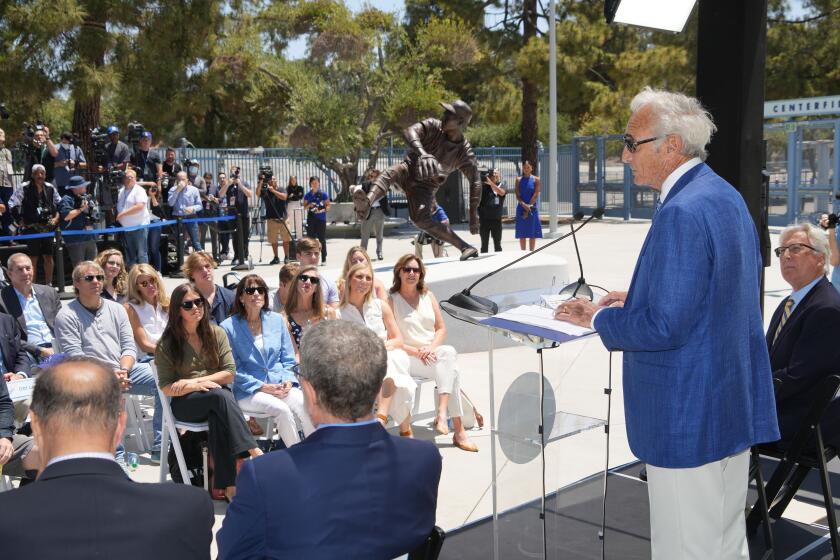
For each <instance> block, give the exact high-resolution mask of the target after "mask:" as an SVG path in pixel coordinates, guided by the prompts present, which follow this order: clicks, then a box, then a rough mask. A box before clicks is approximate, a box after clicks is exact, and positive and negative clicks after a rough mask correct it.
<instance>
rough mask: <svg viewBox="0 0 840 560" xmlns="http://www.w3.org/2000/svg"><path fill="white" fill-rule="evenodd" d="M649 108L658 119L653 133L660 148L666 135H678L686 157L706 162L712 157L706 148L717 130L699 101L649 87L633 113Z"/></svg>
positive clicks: (633, 103) (639, 96) (638, 98)
mask: <svg viewBox="0 0 840 560" xmlns="http://www.w3.org/2000/svg"><path fill="white" fill-rule="evenodd" d="M645 107H648V108H650V110H651V111H652V112H653V114H654V116H655V117H654V118H655V122H654V123H653V134H654V135H656V136H657V137H659V140H657V142H656V146H659V145H660V144H661V143H662V140H663V139H664V137H665V136H667V135H669V134H675V135H677V136H679V137H680V138H682V140H683V154H685V155H687V156H690V157H697V158H700V159H701V160H704V161H705V159H706V156H707V155H708V154H707V152H706V146H707V145H708V144H709V141H710V140H711V139H712V134H714V133H715V131H716V130H717V127H716V126H715V123H714V122H713V121H712V115H711V114H709V112H708V111H706V109H704V108H703V105H701V104H700V101H699V100H698V99H696V98H694V97H689V96H687V95H684V94H682V93H674V92H670V91H664V90H659V89H653V88H651V87H646V88H645V89H643V90H642V91H641V92H639V93H638V94H637V95H636V97H634V98H633V100H632V101H631V102H630V111H631V112H632V113H637V112H639V111H640V110H641V109H643V108H645ZM636 140H641V139H640V138H637V139H636Z"/></svg>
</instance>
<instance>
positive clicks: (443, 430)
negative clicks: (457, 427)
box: [435, 420, 449, 436]
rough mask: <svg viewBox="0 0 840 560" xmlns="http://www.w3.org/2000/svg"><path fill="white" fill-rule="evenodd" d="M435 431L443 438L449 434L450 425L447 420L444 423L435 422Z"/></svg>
mask: <svg viewBox="0 0 840 560" xmlns="http://www.w3.org/2000/svg"><path fill="white" fill-rule="evenodd" d="M435 431H436V432H437V433H439V434H440V435H442V436H445V435H447V434H449V425H448V424H447V422H446V420H444V421H443V422H439V421H438V420H435Z"/></svg>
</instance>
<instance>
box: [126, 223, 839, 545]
mask: <svg viewBox="0 0 840 560" xmlns="http://www.w3.org/2000/svg"><path fill="white" fill-rule="evenodd" d="M649 227H650V223H649V222H646V221H631V222H623V221H620V220H609V219H607V220H603V221H596V222H593V223H591V224H589V225H588V226H587V227H586V228H584V229H583V230H581V232H580V234H579V238H578V241H579V244H580V250H581V256H582V257H583V259H584V264H585V273H586V274H585V276H586V279H587V280H589V281H590V282H593V283H595V284H598V285H601V286H604V287H605V288H608V289H611V290H624V289H626V288H627V286H628V285H629V282H630V279H631V276H632V273H633V268H634V265H635V262H636V256H637V255H638V252H639V250H640V248H641V245H642V243H643V241H644V237H645V235H646V233H647V231H648V229H649ZM567 230H568V228H567V227H564V228H561V233H563V232H565V231H567ZM458 231H459V234H460V235H462V236H464V238H465V239H467V240H468V241H470V242H471V243H473V244H476V245H478V244H479V239H478V236H470V235H469V232H468V231H466V228H465V227H463V226H459V227H458ZM546 232H547V229H546ZM415 234H416V230H414V229H411V228H400V229H398V230H395V232H394V234H393V235H390V236H388V237H386V239H385V244H384V255H385V260H384V261H381V262H375V263H374V265H375V267H376V275H377V277H378V278H379V279H380V280H381V281H382V282H383V283H384V284H385V285H386V286H390V284H391V278H392V272H391V271H392V268H393V263H394V262H395V261H396V260H397V259H398V258H399V257H400V256H401V255H403V254H404V253H413V251H414V247H413V245H412V244H411V241H412V239H413V237H414V235H415ZM771 241H772V243H773V246H774V247H775V246H776V243H777V241H778V235H777V233H776V234H772V235H771ZM544 242H545V241H540V244H542V243H544ZM357 244H358V240H354V239H329V240H328V247H329V258H328V266H327V267H324V268H321V269H320V270H321V273H322V274H323V275H326V276H329V277H331V278H335V277H337V275H338V274H339V272H340V267H341V264H342V262H343V259H344V255H345V253H346V251H347V249H348V248H349V247H351V246H353V245H357ZM375 247H376V245H375V240H371V243H370V245H369V247H368V248H369V250H370V253H371V254H374V255H375V253H376V251H375ZM503 248H504V251H503V252H502V253H501V255H498V256H496V257H493V260H498V261H499V264H501V262H503V261H504V259H508V258H509V259H513V258H515V257H517V256H520V255H522V254H523V253H522V252H521V251H520V250H519V247H518V242H517V241H516V240H515V239H514V238H513V229H512V227H505V229H504V232H503ZM259 251H260V247H259V244H258V243H256V242H254V243H251V246H250V252H251V255H252V256H253V257H254V260H255V264H257V266H256V268H255V270H254V272H255V273H258V274H260V275H261V276H263V277H264V278H265V279H266V281H267V282H268V284H269V285H270V286H276V285H277V273H278V271H279V269H280V266H268V265H267V264H265V263H268V262H269V261H270V259H271V250H270V248H268V247H267V246H266V247H264V248H263V264H259V263H257V262H256V260H257V257H258V255H259ZM449 252H450V255H452V256H453V257H457V251H454V250H453V249H452V248H449ZM425 254H426V255H427V256H430V255H431V251H430V250H429V249H428V247H426V248H425ZM543 255H547V256H549V257H552V258H556V259H557V261H556V262H561V261H562V262H565V263H568V271H567V274H568V276H569V277H571V278H576V277H577V270H576V264H575V263H576V260H575V254H574V247H573V245H572V244H571V240H568V241H564V242H561V243H558V244H557V245H555V246H553V247H551V248H549V249H547V250H546V251H545V252H544V253H543ZM281 258H282V253H281ZM487 260H488V261H489V260H490V259H487ZM473 262H474V261H469V262H467V263H460V262H458V261H457V260H455V261H453V262H449V263H444V264H441V265H434V266H430V267H429V278H428V280H429V282H430V284H431V285H432V286H433V289H434V290H435V293H436V295H437V296H438V297H440V298H445V297H446V296H448V295H449V294H445V293H440V292H438V288H436V287H434V286H435V282H437V280H436V277H443V276H445V274H448V273H449V272H447V271H448V270H450V269H451V270H455V269H459V268H464V267H467V268H469V267H472V266H478V265H474V264H473ZM526 262H527V261H526ZM229 270H230V268H229V267H228V266H225V267H222V268H220V269H219V270H217V271H216V277H217V279H218V281H221V279H222V275H223V274H224V273H227V272H228V271H229ZM456 272H457V271H456ZM239 274H240V276H242V275H244V274H245V273H242V272H240V273H239ZM766 275H767V282H766V286H767V287H766V289H767V295H766V297H765V309H767V314H766V315H767V318H768V319H767V322H769V316H770V314H771V313H772V311H773V310H774V309H775V308H776V306H777V305H778V304H779V302H780V301H781V300H782V298H784V297H785V296H787V295H788V293H789V291H790V289H789V287H788V286H787V285H786V284H785V283H784V281H783V280H782V278H781V275H780V272H779V266H778V260H777V259H774V260H773V263H772V266H771V267H769V268H767V269H766ZM497 279H498V280H499V281H500V282H501V283H502V288H505V287H508V286H509V287H510V289H505V290H504V291H516V290H519V289H522V288H521V283H522V281H523V280H522V278H521V276H520V275H517V274H505V273H502V274H500V275H499V277H498V278H497ZM165 282H166V285H167V288H168V289H169V290H171V289H172V288H174V287H175V286H176V285H178V284H180V283H181V282H183V280H175V279H166V281H165ZM558 283H559V281H558ZM502 288H499V289H502ZM479 293H489V292H484V291H480V292H479ZM458 337H459V335H458V334H456V333H454V331H453V332H451V333H450V336H449V340H447V342H448V343H452V344H455V345H456V346H458V345H459V344H461V343H462V342H463V341H460V340H457V338H458ZM473 338H475V341H469V342H470V343H473V342H475V344H477V349H476V350H474V351H469V352H467V351H463V352H462V353H461V354H460V355H459V358H458V367H459V369H460V371H461V375H462V387H463V388H464V390H465V391H466V392H467V393H468V394H469V396H470V397H471V398H472V400H473V401H475V403H476V405H477V407H478V409H479V410H480V411H481V412H482V414H484V417H485V421H488V422H489V393H488V380H487V352H486V345H485V346H482V345H483V344H485V342H486V340H487V336H486V334H482V335H481V336H480V337H479V336H473ZM494 358H495V360H496V372H497V375H496V384H497V395H498V394H502V393H504V391H505V390H506V389H507V388H508V387H509V386H510V384H511V383H512V382H513V380H514V379H516V378H517V377H518V376H519V375H520V374H521V373H523V372H525V371H529V370H533V369H534V368H533V351H532V350H528V349H526V348H519V347H511V348H503V349H501V350H498V351H497V352H496V353H495V356H494ZM545 360H546V364H545V367H546V371H552V372H553V377H555V378H556V379H558V382H557V383H556V384H555V386H553V387H552V388H553V390H554V393H555V395H556V398H557V406H558V408H562V409H564V410H570V411H572V412H576V413H578V414H583V415H587V416H592V417H599V418H600V417H603V416H604V414H605V412H606V401H605V399H604V396H603V387H604V386H605V383H606V375H607V360H608V353H607V352H606V350H605V349H604V348H603V346H602V345H601V343H600V341H599V340H598V339H597V338H590V339H585V340H581V341H577V342H574V343H571V344H567V345H564V346H563V347H561V348H558V349H556V350H550V351H547V352H546V353H545ZM613 386H614V397H615V398H614V399H613V407H612V414H613V423H612V430H611V449H610V458H611V462H610V467H611V468H613V469H620V470H619V471H618V473H617V474H616V475H614V476H612V477H611V478H610V484H611V490H610V492H611V494H610V517H609V520H610V530H609V531H608V535H607V539H608V540H607V543H608V549H607V552H608V555H607V558H610V559H616V560H624V559H627V558H648V557H649V556H648V555H649V548H648V547H649V545H648V540H647V539H648V538H649V529H648V525H647V497H646V491H645V488H644V485H643V484H642V483H641V482H639V481H638V480H633V478H634V477H635V476H636V474H637V473H638V468H637V467H635V466H634V467H629V468H624V469H621V467H622V466H625V465H627V464H629V463H631V462H632V461H634V460H635V458H634V457H633V455H632V453H631V452H630V449H629V446H628V444H627V439H626V433H625V425H624V408H623V393H622V388H621V356H620V354H618V355H616V356H614V357H613ZM432 392H433V391H432V387H431V385H428V384H427V385H425V386H424V387H423V392H422V397H421V406H420V410H421V412H428V411H430V410H432ZM497 398H498V397H497ZM415 435H416V437H418V438H422V439H427V440H432V441H435V442H436V443H437V445H438V448H439V449H440V452H441V455H442V457H443V473H442V477H441V482H440V490H439V498H438V511H437V523H438V524H439V525H440V526H441V527H443V528H444V529H445V530H446V531H447V532H448V533H449V537H448V538H447V541H446V544H445V546H444V548H443V554H442V556H441V558H449V559H454V558H482V559H486V558H488V557H489V554H488V553H487V550H488V548H487V546H489V543H490V540H489V539H488V538H487V537H486V534H487V531H489V526H488V524H487V523H486V519H487V517H488V516H489V515H490V514H491V504H492V502H491V495H490V482H491V476H490V474H491V473H490V432H489V430H488V427H487V426H485V428H484V429H483V430H476V431H472V432H470V436H471V437H472V438H473V441H475V442H476V443H477V444H478V446H479V448H480V451H479V452H478V453H465V452H463V451H460V450H458V449H456V448H454V447H453V446H452V440H451V437H446V436H437V437H435V435H434V434H433V432H432V431H431V430H430V429H429V428H428V426H427V425H425V421H419V422H418V423H417V425H416V426H415ZM551 453H552V454H554V453H556V457H555V456H554V455H552V460H555V459H556V464H557V465H558V468H556V469H553V471H552V472H551V473H549V474H550V477H551V478H550V481H549V487H550V488H555V489H556V488H564V490H562V491H561V492H560V493H559V494H558V499H557V500H555V501H552V503H551V506H552V515H553V516H554V517H555V518H556V522H557V524H558V527H561V528H562V529H563V530H562V532H560V533H559V534H560V535H561V536H562V538H561V539H560V540H558V541H556V543H557V544H556V546H557V547H558V548H557V553H556V554H555V555H554V556H549V558H592V559H595V558H599V557H600V549H599V543H598V540H597V524H596V523H595V521H596V520H598V519H599V510H598V507H599V506H600V501H599V499H598V498H597V496H598V492H599V488H600V486H599V484H600V483H599V482H597V481H596V482H592V481H591V480H589V477H591V476H593V475H596V474H597V473H599V472H600V471H601V470H602V469H603V466H604V463H603V453H604V434H603V431H602V430H592V431H590V432H587V433H584V434H579V435H578V436H575V437H573V438H568V439H567V440H564V441H563V442H562V443H560V444H559V445H558V446H557V447H556V451H554V450H552V451H551ZM140 463H141V466H140V467H139V468H138V470H137V471H136V472H135V473H134V474H133V478H135V479H137V480H141V481H146V482H153V481H156V480H157V472H158V471H157V468H156V467H154V466H152V465H150V464H149V461H148V456H141V458H140ZM831 468H832V470H833V471H834V472H838V473H840V463H838V461H836V460H835V461H833V462H832V463H831ZM628 476H629V477H631V478H627V477H628ZM579 481H585V482H583V483H579ZM519 484H520V486H521V494H522V496H523V499H522V500H521V501H522V502H527V501H529V500H532V499H534V498H536V497H537V495H538V492H539V488H538V487H537V486H536V485H535V484H534V482H533V481H531V480H525V479H523V480H521V481H519ZM814 484H816V483H814ZM832 485H833V488H834V492H835V495H840V494H838V493H840V477H838V476H836V475H835V476H832ZM811 489H812V491H813V494H808V493H805V494H801V495H800V496H798V497H797V499H796V501H795V502H794V503H792V504H791V506H790V507H789V509H788V511H787V512H786V519H785V520H783V521H782V522H779V523H776V525H775V531H776V537H777V545H778V546H779V549H780V550H783V551H785V554H784V555H777V558H828V556H826V555H825V554H828V552H827V551H828V548H827V544H826V543H825V542H822V544H818V546H817V547H816V548H814V549H812V550H809V551H806V552H804V553H803V554H802V555H801V556H795V555H794V552H795V551H800V550H802V549H803V548H804V547H806V546H808V545H809V543H810V544H813V543H815V542H817V541H818V539H819V538H821V537H823V536H824V535H825V531H823V530H821V529H820V528H819V525H820V523H821V522H823V523H824V519H822V518H823V517H824V513H823V512H824V510H823V509H822V507H821V505H820V503H821V502H819V500H818V492H817V489H818V486H816V485H812V486H811ZM225 507H226V506H225V505H224V504H222V503H217V504H216V513H217V516H216V519H217V523H216V529H218V527H220V526H221V522H222V519H223V516H224V511H225ZM522 513H523V514H524V512H522ZM515 518H516V515H513V516H511V523H514V522H515ZM821 519H822V521H821ZM823 541H824V539H823ZM631 554H633V555H636V556H632V555H631ZM213 557H215V549H214V552H213ZM520 557H522V558H526V557H527V558H537V557H539V556H520ZM510 558H516V556H511V557H510Z"/></svg>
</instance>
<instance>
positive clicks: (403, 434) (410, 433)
mask: <svg viewBox="0 0 840 560" xmlns="http://www.w3.org/2000/svg"><path fill="white" fill-rule="evenodd" d="M400 437H407V438H413V437H414V432H413V431H412V430H411V428H409V429H408V430H406V431H404V432H403V431H402V430H400Z"/></svg>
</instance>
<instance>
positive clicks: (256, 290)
mask: <svg viewBox="0 0 840 560" xmlns="http://www.w3.org/2000/svg"><path fill="white" fill-rule="evenodd" d="M245 293H246V294H248V295H249V296H252V295H254V294H256V293H259V294H260V295H261V296H264V295H265V288H263V287H262V286H249V287H247V288H245Z"/></svg>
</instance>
